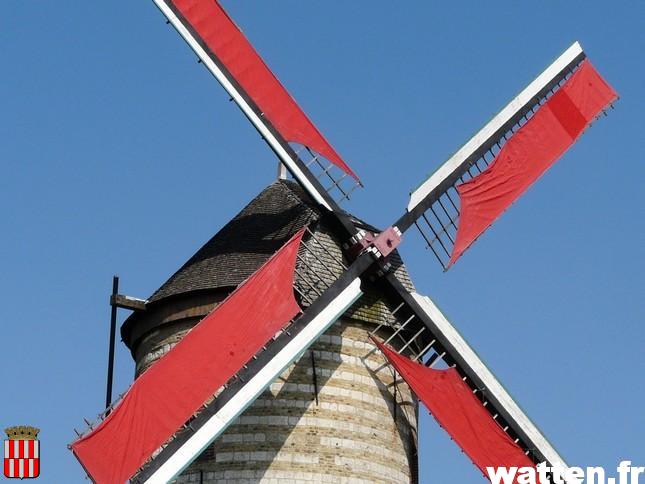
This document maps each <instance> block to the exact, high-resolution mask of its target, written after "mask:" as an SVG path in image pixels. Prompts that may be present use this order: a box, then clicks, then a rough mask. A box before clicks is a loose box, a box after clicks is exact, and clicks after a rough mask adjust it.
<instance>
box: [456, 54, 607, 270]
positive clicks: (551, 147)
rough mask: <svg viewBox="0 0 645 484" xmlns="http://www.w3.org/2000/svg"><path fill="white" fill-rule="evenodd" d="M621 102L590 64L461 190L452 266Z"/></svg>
mask: <svg viewBox="0 0 645 484" xmlns="http://www.w3.org/2000/svg"><path fill="white" fill-rule="evenodd" d="M616 98H617V94H616V92H615V91H614V90H613V89H612V88H611V86H610V85H609V84H607V83H606V82H605V80H604V79H603V78H602V77H600V74H598V72H597V71H596V70H595V69H594V68H593V66H592V65H591V63H590V62H589V61H588V60H585V61H583V62H582V64H581V65H580V66H579V68H578V70H576V71H575V72H574V74H573V75H572V76H571V77H570V78H569V79H568V80H567V81H566V83H565V84H564V85H563V86H562V87H560V89H558V91H556V92H555V94H553V96H551V97H550V98H549V99H548V100H547V101H546V103H545V104H543V105H542V107H540V108H539V109H538V110H537V112H536V113H535V114H534V115H533V117H532V118H531V119H529V120H528V122H527V123H526V124H525V125H524V126H522V127H521V128H520V129H519V130H518V131H517V132H516V133H515V134H514V135H513V136H512V137H511V138H510V139H509V140H508V142H506V144H505V145H504V146H503V147H502V149H501V151H500V152H499V153H498V155H497V157H496V158H495V160H493V162H492V164H491V165H490V166H489V167H488V168H487V169H486V170H485V171H484V172H483V173H481V174H480V175H478V176H476V177H475V178H473V179H471V180H469V181H467V182H465V183H463V184H461V185H459V186H457V191H458V192H459V197H460V199H461V215H460V217H459V228H458V230H457V239H456V240H455V245H454V247H453V249H452V255H451V257H450V261H449V263H448V266H451V265H452V264H454V263H455V261H456V260H457V259H458V258H459V257H460V256H461V255H462V254H463V253H464V251H465V250H466V249H467V248H468V247H470V245H471V244H472V243H473V242H474V241H475V240H476V239H477V237H479V236H480V235H481V234H482V233H483V232H484V231H485V230H486V229H487V228H488V227H489V226H490V225H491V224H492V223H493V222H494V221H495V219H497V217H499V216H500V215H501V214H502V212H504V211H505V210H506V209H507V208H508V207H509V206H510V205H511V204H512V203H513V202H514V201H515V200H517V199H518V198H519V197H520V196H521V195H522V194H523V193H524V192H525V191H526V190H527V189H528V188H529V186H531V185H532V184H533V182H535V181H536V180H537V179H538V178H539V177H540V176H541V175H542V174H543V173H544V172H545V171H546V170H547V169H548V168H549V167H550V166H551V165H552V164H553V163H555V161H556V160H557V159H558V158H559V157H560V156H561V155H562V154H563V153H564V152H565V151H566V150H567V149H568V148H569V147H570V146H571V145H572V144H573V143H574V142H575V140H576V139H577V138H578V137H579V136H580V135H581V134H582V132H583V131H584V129H585V128H586V127H587V126H588V125H589V123H590V122H591V121H592V120H593V119H594V118H595V117H596V116H597V115H598V114H599V113H600V112H601V111H602V110H603V109H604V108H606V107H607V105H608V104H609V103H611V102H612V101H614V100H615V99H616Z"/></svg>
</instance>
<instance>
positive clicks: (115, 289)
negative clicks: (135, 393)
mask: <svg viewBox="0 0 645 484" xmlns="http://www.w3.org/2000/svg"><path fill="white" fill-rule="evenodd" d="M117 294H119V276H114V277H112V296H111V297H110V343H109V346H108V370H107V388H106V390H105V408H110V405H112V379H113V376H114V343H115V338H116V311H117V306H116V304H115V302H114V301H115V299H116V296H117Z"/></svg>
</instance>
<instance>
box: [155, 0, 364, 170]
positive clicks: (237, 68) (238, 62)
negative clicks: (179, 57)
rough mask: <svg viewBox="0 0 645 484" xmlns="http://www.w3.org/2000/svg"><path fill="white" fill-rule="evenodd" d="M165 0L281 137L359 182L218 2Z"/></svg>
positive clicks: (210, 0) (207, 0)
mask: <svg viewBox="0 0 645 484" xmlns="http://www.w3.org/2000/svg"><path fill="white" fill-rule="evenodd" d="M167 1H168V3H170V4H172V5H173V6H174V7H175V8H176V9H177V10H178V11H179V13H180V14H181V15H182V16H183V17H184V19H185V20H186V21H187V22H188V23H189V24H190V26H191V27H192V29H193V32H194V33H195V34H196V35H197V37H198V39H199V40H201V43H202V45H203V46H206V47H207V50H210V51H211V52H212V53H213V54H215V56H216V57H217V58H218V59H219V60H220V61H221V62H222V64H224V66H225V67H226V69H227V70H228V71H229V72H230V73H231V75H232V76H233V77H234V78H235V80H236V81H237V82H238V83H239V84H240V86H242V88H243V89H244V91H246V93H247V94H248V95H249V96H250V97H251V99H253V101H254V102H255V104H256V105H257V106H258V107H259V108H260V110H261V111H262V113H263V115H264V116H266V117H267V118H268V119H269V120H270V121H271V123H272V124H273V126H274V127H275V128H276V129H277V130H278V131H279V132H280V134H281V135H282V137H283V138H284V139H286V140H287V141H292V142H296V143H300V144H302V145H305V146H307V147H309V148H311V149H312V150H314V151H316V152H318V153H320V154H321V155H322V156H324V157H325V158H327V159H328V160H329V161H331V162H332V163H334V164H335V165H336V166H338V167H339V168H340V169H342V170H343V171H344V172H345V173H347V174H348V175H351V176H352V177H353V178H354V179H355V180H356V181H359V180H358V177H357V176H356V174H355V173H354V172H353V171H352V169H351V168H350V167H349V166H348V165H347V164H346V163H345V162H344V161H343V159H342V158H341V157H340V156H339V155H338V153H336V151H335V150H334V148H333V147H332V146H331V145H330V144H329V142H327V140H326V139H325V138H324V136H323V135H322V134H321V133H320V131H318V129H317V128H316V126H315V125H314V124H313V123H312V122H311V120H309V118H308V117H307V115H306V114H305V113H304V112H303V111H302V109H300V106H298V104H297V103H296V101H295V100H294V99H293V98H292V97H291V95H290V94H289V93H288V92H287V90H286V89H285V88H284V86H283V85H282V84H281V83H280V81H279V80H278V79H277V78H276V76H275V75H274V74H273V72H271V70H270V69H269V67H268V66H267V65H266V64H265V63H264V61H263V60H262V58H261V57H260V56H259V55H258V53H257V52H256V51H255V49H254V48H253V46H252V45H251V44H250V43H249V41H248V40H247V39H246V37H245V36H244V34H243V33H242V32H241V31H240V29H238V27H237V26H236V25H235V23H234V22H233V21H232V20H231V18H230V17H229V16H228V14H227V13H226V12H225V11H224V9H223V8H222V7H221V6H220V5H219V3H218V2H217V1H215V0H167Z"/></svg>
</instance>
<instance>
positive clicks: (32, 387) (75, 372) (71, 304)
mask: <svg viewBox="0 0 645 484" xmlns="http://www.w3.org/2000/svg"><path fill="white" fill-rule="evenodd" d="M223 3H224V5H225V7H226V8H227V9H228V10H229V12H230V13H231V15H232V16H233V17H234V18H235V20H236V22H237V23H238V24H239V25H240V26H241V27H242V28H243V30H244V31H245V32H246V34H247V35H248V36H249V37H250V39H251V40H252V41H253V42H254V44H255V45H256V46H257V48H258V50H259V51H260V53H261V54H262V55H263V56H264V57H265V59H266V60H267V62H268V63H269V65H270V66H271V67H272V68H273V69H274V71H275V72H276V73H277V75H278V76H279V77H280V78H281V80H282V81H283V82H284V84H285V85H286V86H287V87H288V88H289V89H290V91H291V92H292V94H293V95H294V97H295V98H296V99H297V100H298V101H299V102H300V103H301V105H302V106H303V107H304V108H305V110H306V111H307V112H308V113H309V114H310V116H311V117H312V119H313V120H314V121H315V122H316V123H317V124H318V126H319V127H320V129H321V130H322V131H323V132H324V133H325V135H326V136H327V137H328V139H329V140H330V141H331V142H332V143H333V144H334V146H335V147H336V148H337V149H338V151H339V152H340V153H341V154H342V155H343V156H344V158H345V159H346V160H347V161H348V162H349V163H350V164H351V165H352V167H353V168H354V169H355V170H356V171H357V173H358V174H359V175H360V176H361V178H362V179H363V181H364V183H365V185H366V188H365V189H364V190H362V191H361V192H360V193H358V194H357V195H356V196H355V198H354V200H352V202H351V203H350V204H349V205H348V206H347V208H348V209H350V210H351V211H353V212H355V213H356V214H357V215H360V216H361V217H363V218H365V219H366V220H368V221H370V222H371V223H373V224H376V225H380V226H387V225H388V224H390V223H391V222H392V221H394V220H395V219H396V218H397V217H398V215H399V214H400V213H401V211H402V210H403V209H404V207H405V206H406V204H407V197H408V193H409V191H410V189H411V188H413V187H415V186H417V185H418V184H419V183H420V182H421V181H422V180H423V178H424V177H425V175H426V174H427V173H429V172H431V171H432V170H434V169H435V168H436V167H437V166H438V165H439V164H440V163H441V162H442V161H444V160H445V159H446V158H447V157H448V156H449V155H450V154H451V153H452V152H453V151H454V150H456V149H457V148H458V147H459V146H460V145H461V143H463V142H464V141H465V140H466V139H467V138H468V137H469V136H470V135H471V134H472V133H474V132H475V131H476V130H477V129H478V128H479V127H480V126H481V125H482V124H483V123H484V122H485V121H487V120H488V119H489V118H490V117H491V116H492V115H493V114H495V113H496V112H497V111H498V110H499V109H500V108H501V107H502V106H503V105H504V104H505V103H506V102H507V101H508V100H509V99H510V98H511V97H513V96H514V95H515V94H516V93H517V92H518V91H519V90H521V89H522V88H523V87H524V85H525V84H526V83H527V82H529V81H530V80H531V79H532V78H533V77H534V76H535V75H536V74H537V73H539V72H540V71H541V70H542V69H543V68H544V67H545V66H546V65H547V64H548V63H549V62H551V61H552V60H553V59H554V58H555V57H556V56H557V55H559V54H560V52H562V51H563V50H564V49H565V48H566V47H567V46H568V45H569V44H570V43H571V42H572V41H574V40H579V41H580V42H581V43H582V45H583V47H584V48H585V50H586V51H587V53H588V55H589V57H590V59H591V60H592V62H593V63H594V64H595V66H596V67H597V68H598V70H599V71H600V72H601V73H602V74H603V75H604V76H605V78H606V79H607V80H608V81H609V82H610V83H611V84H612V85H613V86H614V87H615V88H616V90H617V91H618V92H619V93H620V95H621V100H620V101H619V102H618V103H617V105H616V109H615V110H613V111H612V112H611V114H610V116H609V117H607V118H603V119H601V120H600V121H599V122H597V123H595V124H594V126H593V127H592V128H591V129H590V130H589V131H588V132H587V133H586V134H585V135H584V136H583V137H582V139H581V140H580V141H579V142H578V143H577V144H576V145H575V146H574V147H573V148H572V149H571V150H570V151H569V152H568V153H567V154H566V155H565V156H564V157H563V159H562V160H561V161H560V162H559V163H558V164H557V165H556V166H555V167H554V168H553V169H551V170H550V171H549V172H548V173H547V175H546V176H545V177H544V178H543V179H542V180H540V181H539V183H538V184H537V185H536V186H534V187H533V188H532V189H531V190H530V191H529V192H528V193H527V194H526V196H525V197H524V198H523V199H521V200H520V201H519V202H518V203H517V204H516V205H515V206H514V207H513V208H512V210H510V211H509V212H507V213H506V214H505V215H504V216H503V218H502V219H501V220H500V221H498V222H497V223H496V224H495V225H494V227H493V228H492V230H490V231H489V232H487V233H486V234H485V235H484V236H483V237H482V238H481V239H480V240H479V241H478V242H477V244H476V245H475V246H474V247H473V248H472V249H471V250H470V251H469V252H468V253H467V254H466V255H465V256H464V257H463V258H462V260H460V261H459V262H458V263H457V265H456V266H455V267H454V268H453V269H451V270H450V271H449V272H448V273H447V274H444V273H442V272H441V270H440V269H439V267H438V265H437V264H436V263H435V261H434V260H433V259H432V257H431V254H429V253H428V252H427V251H425V249H424V248H423V246H422V244H421V241H420V238H419V237H418V236H417V234H414V233H412V232H410V233H409V235H407V237H406V243H405V245H404V246H403V248H402V252H403V255H404V258H405V259H406V261H407V263H408V266H409V268H410V270H411V272H412V275H413V277H414V280H415V282H416V284H417V287H418V289H419V291H420V292H423V293H426V294H429V295H430V296H431V297H432V298H433V299H434V300H435V301H436V302H437V303H438V304H439V305H440V306H441V307H442V309H443V310H444V311H445V312H446V313H447V314H448V315H449V316H450V318H451V319H452V321H453V322H454V323H455V325H456V326H457V327H458V328H459V329H460V330H461V331H462V333H463V334H464V336H465V337H466V338H467V339H468V340H469V341H470V343H471V344H472V345H473V346H474V348H475V349H476V350H477V351H478V352H479V354H480V355H481V356H482V358H483V359H484V360H485V361H486V362H487V363H488V364H489V365H490V366H491V368H492V369H493V370H494V372H495V373H496V374H497V375H498V377H499V378H500V379H501V381H502V382H503V383H504V384H505V385H506V387H507V388H508V389H509V390H510V392H511V393H512V394H513V395H514V396H515V397H516V398H517V400H518V401H519V403H520V404H521V405H522V406H523V408H524V409H525V410H526V411H527V412H528V414H529V415H530V416H531V417H532V418H533V419H534V421H535V422H536V423H537V424H538V425H539V426H540V427H541V429H542V430H543V431H544V432H545V433H546V435H547V436H548V438H549V439H550V440H551V441H552V442H553V443H554V445H555V446H556V447H557V448H558V450H559V451H560V452H561V454H562V455H563V456H564V457H565V459H566V460H567V461H568V462H569V463H570V464H572V465H580V466H586V465H604V466H607V467H608V468H612V467H614V466H615V465H616V464H617V463H618V462H619V461H620V460H622V459H631V460H634V461H639V460H640V464H641V465H645V462H644V461H643V455H645V439H643V435H644V433H645V413H644V412H643V406H642V401H643V400H644V399H645V383H644V380H643V374H644V373H645V362H644V359H643V357H642V355H643V345H644V344H645V329H644V323H645V321H644V320H645V303H644V298H643V289H644V285H643V274H644V273H645V260H644V256H643V248H644V247H645V225H644V223H643V220H645V209H644V207H645V191H644V190H643V188H642V183H643V180H644V179H645V169H644V167H643V152H644V148H645V146H644V145H645V143H644V136H643V131H644V128H645V126H643V114H642V113H643V109H644V108H645V105H644V102H643V100H644V99H645V97H644V96H643V88H644V87H645V82H644V80H645V74H644V72H645V67H644V66H643V52H645V35H644V33H643V32H644V31H645V28H644V27H645V26H644V25H643V18H645V7H644V6H643V3H642V2H629V1H625V2H611V3H610V2H600V1H589V2H579V1H573V2H553V1H551V2H540V3H537V2H512V1H504V2H485V3H484V2H474V1H468V2H421V1H416V2H405V3H403V2H399V3H398V4H394V3H392V2H383V1H379V2H367V1H364V0H363V1H354V2H342V1H337V0H334V1H327V2H298V1H296V0H281V1H279V2H259V1H246V2H233V1H232V0H227V1H224V2H223ZM0 60H1V65H2V70H1V73H2V75H1V77H0V107H1V111H0V112H1V115H0V163H1V166H2V167H3V170H2V171H3V173H2V176H1V177H0V214H1V217H0V234H1V237H0V257H1V261H2V266H1V267H2V277H0V294H1V296H0V298H1V299H0V300H1V301H2V304H0V324H1V325H2V326H1V327H2V333H0V334H1V336H0V338H1V339H0V342H1V345H0V348H1V349H0V375H1V378H2V380H1V381H2V391H1V392H0V393H1V397H0V427H2V428H4V427H6V426H10V425H16V424H32V425H36V426H38V427H40V428H41V429H42V432H41V441H42V449H43V450H42V452H43V458H42V460H43V462H42V468H43V475H42V477H41V479H40V481H41V482H48V483H49V482H52V483H61V482H64V483H68V482H69V483H73V482H82V480H83V473H82V471H81V469H80V467H79V466H78V464H77V463H76V462H75V460H74V459H73V458H72V456H71V454H70V453H69V452H68V451H67V449H66V448H65V445H66V444H67V443H69V442H70V441H71V440H72V438H73V436H74V433H73V430H72V429H73V427H77V428H81V427H82V425H83V424H82V417H83V416H88V417H92V416H94V415H96V414H97V413H98V412H99V411H100V409H101V406H102V403H103V399H104V385H105V368H106V351H107V350H106V348H107V335H108V333H107V331H108V325H107V324H108V316H109V308H108V294H109V291H110V287H111V277H112V275H113V274H115V273H116V274H119V275H120V276H121V280H122V289H123V291H124V292H126V293H128V294H131V295H134V296H139V297H147V296H148V295H150V294H151V292H152V291H153V290H154V289H156V288H157V287H158V286H159V285H160V284H161V283H162V282H163V281H164V280H165V279H166V278H167V277H168V276H169V275H170V274H171V273H172V272H174V271H175V270H176V269H177V268H178V267H179V265H181V264H182V263H183V262H184V261H185V260H186V259H187V258H188V257H189V256H190V255H191V254H192V253H193V252H194V251H195V250H196V249H197V248H198V247H199V246H200V245H201V244H202V243H203V242H204V241H205V240H207V239H208V238H209V237H210V236H212V235H213V234H214V233H215V232H216V231H217V230H218V229H219V228H220V227H221V226H222V225H223V224H224V223H225V222H226V221H227V220H229V219H230V218H231V217H232V216H233V215H234V214H236V213H237V211H238V210H239V209H241V208H242V207H243V206H244V205H245V204H246V203H247V202H248V201H249V200H250V199H251V198H252V197H253V196H254V195H255V194H256V193H258V192H259V191H260V190H261V189H262V188H263V187H264V186H265V185H267V184H268V183H270V182H271V181H272V180H273V178H274V177H275V171H276V161H275V159H274V157H273V155H272V154H271V153H270V152H269V150H268V149H267V148H266V146H265V145H264V144H263V143H262V142H261V140H260V138H259V136H258V135H257V134H256V132H255V131H254V130H253V129H252V128H251V127H250V126H249V125H248V124H247V122H246V120H245V119H243V117H242V116H241V114H240V113H239V112H238V110H237V109H236V108H235V107H234V106H233V105H232V104H230V103H229V102H228V99H227V97H226V95H225V94H224V93H223V91H222V89H221V88H220V87H219V86H218V85H217V84H216V82H215V81H214V79H212V78H211V76H210V75H209V74H208V73H207V72H206V70H205V69H204V68H203V67H202V66H200V65H198V64H197V63H196V60H195V56H194V55H193V54H192V53H191V52H190V51H189V50H188V48H187V47H186V46H185V45H184V43H183V41H181V40H180V39H179V37H178V36H177V35H176V34H175V32H174V31H173V30H172V28H170V27H169V26H167V25H165V23H164V19H163V18H162V17H161V15H160V13H159V12H158V11H157V9H156V8H155V7H154V5H153V4H152V2H150V1H143V0H141V1H139V0H138V1H134V2H132V1H130V2H125V1H122V0H118V1H112V2H86V1H80V0H69V1H67V2H45V1H35V0H32V1H22V2H8V3H7V4H6V5H5V8H4V10H3V15H2V17H0ZM132 375H133V365H132V362H131V359H130V356H129V354H128V352H127V351H126V350H125V348H124V347H123V346H120V347H119V351H118V353H117V371H116V382H115V385H116V389H117V390H118V392H121V391H123V390H125V389H126V388H127V385H128V384H129V383H130V381H131V379H132ZM421 414H422V421H421V445H420V447H421V448H420V453H421V458H420V462H421V476H422V482H424V483H426V482H427V483H437V484H444V483H470V482H473V483H477V482H484V481H483V479H482V478H481V476H478V473H477V472H475V471H474V469H473V468H472V466H471V465H470V464H469V463H468V461H467V459H466V458H465V457H464V456H463V455H462V454H461V453H460V452H459V450H458V449H457V448H456V446H455V445H454V444H453V443H452V442H451V441H450V440H449V439H448V438H447V437H446V436H445V435H444V434H443V433H442V431H441V430H440V429H439V428H438V427H437V426H436V425H435V424H434V423H433V422H432V419H431V418H429V417H427V414H426V412H425V411H424V410H421Z"/></svg>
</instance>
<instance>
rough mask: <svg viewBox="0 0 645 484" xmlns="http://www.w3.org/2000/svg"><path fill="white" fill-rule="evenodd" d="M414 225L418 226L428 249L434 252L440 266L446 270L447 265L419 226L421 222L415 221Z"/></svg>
mask: <svg viewBox="0 0 645 484" xmlns="http://www.w3.org/2000/svg"><path fill="white" fill-rule="evenodd" d="M414 225H416V227H417V229H419V233H420V234H421V236H422V237H423V238H424V239H425V241H426V245H427V247H428V248H429V249H430V250H431V251H432V253H433V254H434V256H435V257H436V258H437V260H438V261H439V264H441V267H443V268H444V269H445V268H446V265H445V264H444V263H443V260H442V259H441V257H439V254H437V251H436V250H435V248H434V247H433V246H432V242H430V239H429V238H428V236H427V235H426V234H425V232H424V231H423V230H421V226H420V225H419V222H418V221H416V220H415V221H414Z"/></svg>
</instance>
